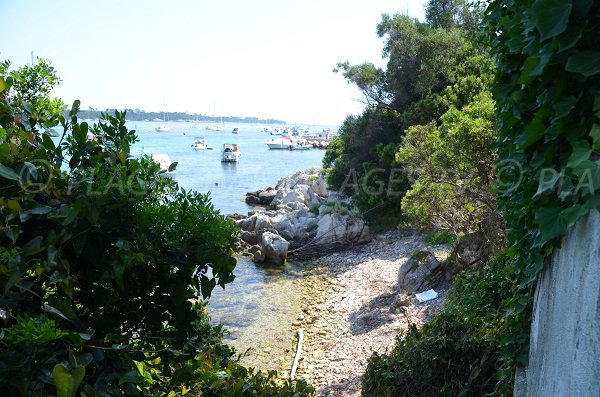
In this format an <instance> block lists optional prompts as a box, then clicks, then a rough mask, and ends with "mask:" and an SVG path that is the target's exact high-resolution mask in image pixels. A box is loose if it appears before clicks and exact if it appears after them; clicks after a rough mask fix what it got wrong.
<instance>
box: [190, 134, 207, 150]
mask: <svg viewBox="0 0 600 397" xmlns="http://www.w3.org/2000/svg"><path fill="white" fill-rule="evenodd" d="M192 149H195V150H205V149H206V139H205V138H204V137H203V136H199V137H196V138H194V143H192Z"/></svg>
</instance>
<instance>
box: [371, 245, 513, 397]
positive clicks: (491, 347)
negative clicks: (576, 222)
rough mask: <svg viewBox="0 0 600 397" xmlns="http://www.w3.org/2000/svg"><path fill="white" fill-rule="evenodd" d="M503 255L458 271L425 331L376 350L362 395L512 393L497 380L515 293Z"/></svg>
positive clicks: (412, 328) (425, 396)
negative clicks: (506, 310) (507, 310)
mask: <svg viewBox="0 0 600 397" xmlns="http://www.w3.org/2000/svg"><path fill="white" fill-rule="evenodd" d="M507 262H508V257H507V255H506V254H504V253H501V254H499V255H497V256H496V257H494V258H492V259H491V260H490V261H489V262H488V264H487V265H485V266H483V267H481V268H478V269H474V270H470V271H467V272H464V273H462V274H461V275H459V276H458V277H457V278H456V280H455V283H454V285H453V286H452V288H451V290H450V292H449V296H448V299H447V301H446V303H445V304H444V306H443V308H442V310H441V311H440V312H439V313H438V314H436V315H435V316H434V318H433V320H432V321H430V322H429V323H427V324H425V325H424V326H423V327H422V328H421V329H417V327H416V326H414V325H411V326H410V327H409V329H408V330H407V331H406V332H401V333H400V334H399V335H398V339H397V342H396V346H395V347H394V349H393V350H392V352H391V353H390V354H389V355H380V354H377V353H375V354H374V355H373V356H372V357H371V358H370V359H369V363H368V366H367V370H366V372H365V374H364V376H363V378H362V395H363V396H373V397H380V396H415V397H417V396H418V397H429V396H431V397H441V396H474V397H475V396H476V397H480V396H484V395H494V396H510V395H511V386H512V383H511V382H510V380H505V381H504V382H502V383H500V384H496V379H497V378H496V375H497V373H496V372H497V368H498V367H499V364H498V363H499V360H501V359H502V356H501V353H500V345H501V343H502V341H503V335H502V333H501V331H500V325H501V316H500V314H499V313H501V312H502V310H501V305H502V301H503V300H504V299H505V298H506V297H507V296H509V295H510V294H511V287H512V283H511V282H510V279H511V276H513V275H512V273H511V272H512V270H511V269H512V267H510V266H507Z"/></svg>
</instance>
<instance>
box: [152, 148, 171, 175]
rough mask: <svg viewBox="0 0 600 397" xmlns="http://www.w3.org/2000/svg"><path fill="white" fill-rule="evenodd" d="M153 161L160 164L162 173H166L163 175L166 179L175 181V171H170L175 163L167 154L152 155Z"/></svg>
mask: <svg viewBox="0 0 600 397" xmlns="http://www.w3.org/2000/svg"><path fill="white" fill-rule="evenodd" d="M152 161H154V162H155V163H158V165H160V169H161V171H164V172H163V173H162V174H161V175H162V176H163V177H165V178H169V179H173V178H175V170H170V168H171V165H172V164H173V162H172V161H171V158H170V157H169V155H168V154H165V153H155V154H153V155H152Z"/></svg>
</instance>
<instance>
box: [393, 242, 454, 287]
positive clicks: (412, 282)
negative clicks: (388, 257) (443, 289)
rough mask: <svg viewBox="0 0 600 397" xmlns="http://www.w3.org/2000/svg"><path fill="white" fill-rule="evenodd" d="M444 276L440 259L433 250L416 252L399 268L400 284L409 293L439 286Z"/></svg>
mask: <svg viewBox="0 0 600 397" xmlns="http://www.w3.org/2000/svg"><path fill="white" fill-rule="evenodd" d="M442 276H443V269H442V267H441V263H440V261H438V260H437V258H436V257H435V256H434V254H433V253H432V252H431V251H426V250H422V251H417V252H414V253H413V254H412V255H411V257H410V258H408V260H407V261H406V262H404V263H403V264H402V266H400V269H399V270H398V286H399V287H400V289H401V290H402V291H404V292H406V293H408V294H413V293H415V292H422V291H425V290H428V289H431V288H435V287H437V285H438V284H439V282H440V280H441V279H442Z"/></svg>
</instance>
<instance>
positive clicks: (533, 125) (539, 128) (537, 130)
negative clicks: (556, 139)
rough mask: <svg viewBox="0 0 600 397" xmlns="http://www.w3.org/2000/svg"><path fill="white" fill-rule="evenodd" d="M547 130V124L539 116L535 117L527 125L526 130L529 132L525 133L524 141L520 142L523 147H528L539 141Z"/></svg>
mask: <svg viewBox="0 0 600 397" xmlns="http://www.w3.org/2000/svg"><path fill="white" fill-rule="evenodd" d="M545 130H546V126H545V125H544V123H543V122H542V120H541V119H540V118H539V117H534V118H533V119H532V120H531V121H530V122H529V124H527V125H526V126H525V132H527V134H523V135H524V138H525V139H524V142H522V143H521V142H519V143H520V144H521V146H522V147H523V149H526V148H528V147H529V146H531V145H533V144H534V143H536V142H537V141H539V140H540V139H541V138H542V136H543V135H544V131H545Z"/></svg>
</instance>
